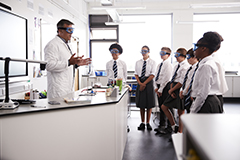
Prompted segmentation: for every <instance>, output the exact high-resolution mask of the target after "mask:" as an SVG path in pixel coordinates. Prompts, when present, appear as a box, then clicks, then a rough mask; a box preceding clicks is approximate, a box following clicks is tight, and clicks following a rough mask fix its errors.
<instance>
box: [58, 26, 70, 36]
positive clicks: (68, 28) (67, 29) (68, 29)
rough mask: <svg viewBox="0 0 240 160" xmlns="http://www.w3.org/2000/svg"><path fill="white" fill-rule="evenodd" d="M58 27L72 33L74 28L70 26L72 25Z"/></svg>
mask: <svg viewBox="0 0 240 160" xmlns="http://www.w3.org/2000/svg"><path fill="white" fill-rule="evenodd" d="M58 29H63V30H65V31H67V32H68V33H70V34H72V33H73V31H74V28H72V27H67V28H65V27H58Z"/></svg>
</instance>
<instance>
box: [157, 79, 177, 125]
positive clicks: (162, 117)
mask: <svg viewBox="0 0 240 160" xmlns="http://www.w3.org/2000/svg"><path fill="white" fill-rule="evenodd" d="M157 87H158V89H159V88H160V84H157ZM168 90H169V85H166V86H165V87H164V89H163V92H162V96H161V97H158V96H157V98H158V106H159V108H160V121H159V126H163V127H165V126H166V121H167V126H170V127H171V124H170V122H169V120H168V119H167V117H166V115H165V113H164V112H163V110H162V108H161V106H162V104H163V102H164V101H165V99H166V98H167V96H168ZM170 111H171V113H172V114H173V115H174V112H173V109H172V108H170Z"/></svg>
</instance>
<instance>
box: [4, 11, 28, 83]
mask: <svg viewBox="0 0 240 160" xmlns="http://www.w3.org/2000/svg"><path fill="white" fill-rule="evenodd" d="M0 22H1V23H0V35H1V38H0V57H3V58H5V57H10V58H18V59H27V55H28V53H27V19H26V18H23V17H21V16H18V15H16V14H13V13H10V12H7V11H5V10H2V9H0ZM27 68H28V67H27V63H26V62H14V61H10V63H9V77H18V76H27V75H28V71H27ZM4 76H5V74H4V61H3V60H0V78H3V77H4Z"/></svg>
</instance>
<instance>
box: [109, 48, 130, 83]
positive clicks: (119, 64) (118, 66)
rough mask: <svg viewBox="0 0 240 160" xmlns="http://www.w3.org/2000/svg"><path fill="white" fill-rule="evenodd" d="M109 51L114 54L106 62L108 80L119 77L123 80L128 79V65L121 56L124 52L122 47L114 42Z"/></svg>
mask: <svg viewBox="0 0 240 160" xmlns="http://www.w3.org/2000/svg"><path fill="white" fill-rule="evenodd" d="M109 51H110V53H111V55H112V60H110V61H108V62H107V63H106V72H107V77H108V80H110V79H111V80H116V79H117V78H122V82H126V80H127V65H126V63H125V62H124V61H123V60H121V59H120V58H119V56H120V55H121V54H122V52H123V49H122V47H121V46H120V45H119V44H117V43H114V44H112V45H111V46H110V47H109Z"/></svg>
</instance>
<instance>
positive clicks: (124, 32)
mask: <svg viewBox="0 0 240 160" xmlns="http://www.w3.org/2000/svg"><path fill="white" fill-rule="evenodd" d="M123 20H124V21H128V22H136V21H138V22H145V23H136V24H134V23H133V24H120V25H119V44H120V45H121V46H122V48H123V54H122V55H121V56H120V58H121V59H122V60H123V61H125V62H126V64H127V69H128V71H134V70H135V63H136V61H138V60H139V59H141V58H142V55H141V53H140V51H141V48H142V47H143V46H144V45H147V46H148V47H149V48H150V58H151V59H153V60H155V61H156V63H157V64H158V63H160V62H161V61H162V60H161V57H160V55H159V52H160V51H161V48H162V47H169V48H171V38H172V15H170V14H169V15H136V16H123Z"/></svg>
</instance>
